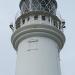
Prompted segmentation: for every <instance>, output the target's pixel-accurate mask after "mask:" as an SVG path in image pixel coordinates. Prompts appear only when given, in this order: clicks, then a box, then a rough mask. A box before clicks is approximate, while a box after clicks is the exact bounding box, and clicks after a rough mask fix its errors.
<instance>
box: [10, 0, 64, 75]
mask: <svg viewBox="0 0 75 75" xmlns="http://www.w3.org/2000/svg"><path fill="white" fill-rule="evenodd" d="M19 8H20V11H21V13H20V16H19V17H17V19H16V21H15V25H14V26H13V25H10V28H11V29H12V30H13V34H12V36H11V42H12V45H13V47H14V49H15V50H16V53H17V59H16V74H15V75H61V70H60V56H59V54H60V51H61V49H62V48H63V46H64V43H65V36H64V33H63V28H65V25H64V24H65V21H63V20H61V19H60V18H59V17H58V16H57V15H56V12H57V2H56V0H21V1H20V4H19Z"/></svg>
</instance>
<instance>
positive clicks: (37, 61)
mask: <svg viewBox="0 0 75 75" xmlns="http://www.w3.org/2000/svg"><path fill="white" fill-rule="evenodd" d="M16 65H17V66H16V75H60V64H59V52H58V45H57V43H56V42H55V41H54V40H52V39H50V38H47V37H30V38H27V39H24V40H23V41H21V42H20V44H19V46H18V51H17V64H16Z"/></svg>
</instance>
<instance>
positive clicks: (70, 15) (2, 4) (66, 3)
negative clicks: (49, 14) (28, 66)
mask: <svg viewBox="0 0 75 75" xmlns="http://www.w3.org/2000/svg"><path fill="white" fill-rule="evenodd" d="M57 1H58V11H59V13H60V14H61V16H62V17H63V18H64V19H65V21H66V28H65V29H64V34H65V36H66V43H65V45H64V48H63V49H62V51H61V53H60V57H61V59H60V62H61V72H62V75H75V25H74V24H75V23H74V22H75V0H57ZM19 2H20V0H0V75H15V68H16V51H15V50H14V49H13V47H12V44H11V41H10V39H11V35H12V31H11V29H10V28H9V24H10V23H11V22H14V21H15V16H16V13H17V12H18V10H19V7H18V5H19Z"/></svg>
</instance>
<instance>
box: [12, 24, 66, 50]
mask: <svg viewBox="0 0 75 75" xmlns="http://www.w3.org/2000/svg"><path fill="white" fill-rule="evenodd" d="M35 36H37V37H47V38H50V39H52V40H54V41H56V43H57V44H58V46H59V49H62V47H63V45H64V42H65V36H64V34H63V33H62V32H61V31H60V30H58V29H57V28H55V27H53V26H49V25H41V24H40V25H28V26H23V27H21V28H18V29H17V30H16V31H15V32H14V33H13V35H12V37H11V42H12V44H13V47H14V48H15V49H16V50H17V48H18V45H19V43H20V42H21V41H23V40H24V39H26V38H29V37H35Z"/></svg>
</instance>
